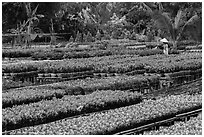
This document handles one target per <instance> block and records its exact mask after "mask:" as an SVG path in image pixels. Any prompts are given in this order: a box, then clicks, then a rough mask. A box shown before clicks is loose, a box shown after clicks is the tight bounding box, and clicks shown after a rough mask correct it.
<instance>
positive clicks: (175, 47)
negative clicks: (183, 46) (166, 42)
mask: <svg viewBox="0 0 204 137" xmlns="http://www.w3.org/2000/svg"><path fill="white" fill-rule="evenodd" d="M177 43H178V42H177V41H173V50H177Z"/></svg>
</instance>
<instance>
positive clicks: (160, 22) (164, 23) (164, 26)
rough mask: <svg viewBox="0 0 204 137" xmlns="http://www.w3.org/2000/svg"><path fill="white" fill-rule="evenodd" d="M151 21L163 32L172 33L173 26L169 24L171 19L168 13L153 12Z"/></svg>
mask: <svg viewBox="0 0 204 137" xmlns="http://www.w3.org/2000/svg"><path fill="white" fill-rule="evenodd" d="M152 17H153V19H154V20H155V21H156V23H157V27H158V28H159V29H161V30H163V31H166V32H170V33H173V26H172V23H171V18H170V17H169V15H168V13H161V12H159V11H155V12H154V13H153V14H152Z"/></svg>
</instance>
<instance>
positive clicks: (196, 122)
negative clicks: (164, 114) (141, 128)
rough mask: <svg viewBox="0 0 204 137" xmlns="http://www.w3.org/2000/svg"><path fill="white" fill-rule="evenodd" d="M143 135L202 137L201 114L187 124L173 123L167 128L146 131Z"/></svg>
mask: <svg viewBox="0 0 204 137" xmlns="http://www.w3.org/2000/svg"><path fill="white" fill-rule="evenodd" d="M143 135H202V114H201V113H200V114H199V115H198V116H197V117H191V118H190V120H189V121H187V122H175V123H174V125H172V126H169V127H164V126H163V127H160V129H159V130H152V131H146V132H144V134H143Z"/></svg>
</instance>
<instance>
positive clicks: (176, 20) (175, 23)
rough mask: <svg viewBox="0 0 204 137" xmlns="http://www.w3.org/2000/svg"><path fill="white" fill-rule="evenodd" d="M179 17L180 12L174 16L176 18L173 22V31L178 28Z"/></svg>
mask: <svg viewBox="0 0 204 137" xmlns="http://www.w3.org/2000/svg"><path fill="white" fill-rule="evenodd" d="M181 16H182V11H181V10H179V11H178V13H177V15H176V17H175V20H174V27H175V29H178V28H179V25H180V20H181Z"/></svg>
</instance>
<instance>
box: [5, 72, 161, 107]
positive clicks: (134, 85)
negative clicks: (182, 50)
mask: <svg viewBox="0 0 204 137" xmlns="http://www.w3.org/2000/svg"><path fill="white" fill-rule="evenodd" d="M158 83H159V77H157V76H142V75H140V76H125V75H124V76H116V77H106V78H101V79H97V78H90V79H81V80H80V79H78V80H70V81H65V82H59V83H53V84H46V85H39V86H32V87H28V88H26V87H23V88H18V89H11V90H8V91H7V92H6V93H3V94H2V107H3V108H5V107H11V106H13V105H20V104H23V103H24V104H28V103H30V102H37V101H40V100H43V99H48V98H50V99H51V98H52V97H57V98H58V97H62V96H64V95H77V94H90V93H92V92H94V91H96V90H109V89H110V90H127V89H135V90H139V89H141V88H143V87H147V86H151V85H152V84H158Z"/></svg>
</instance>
